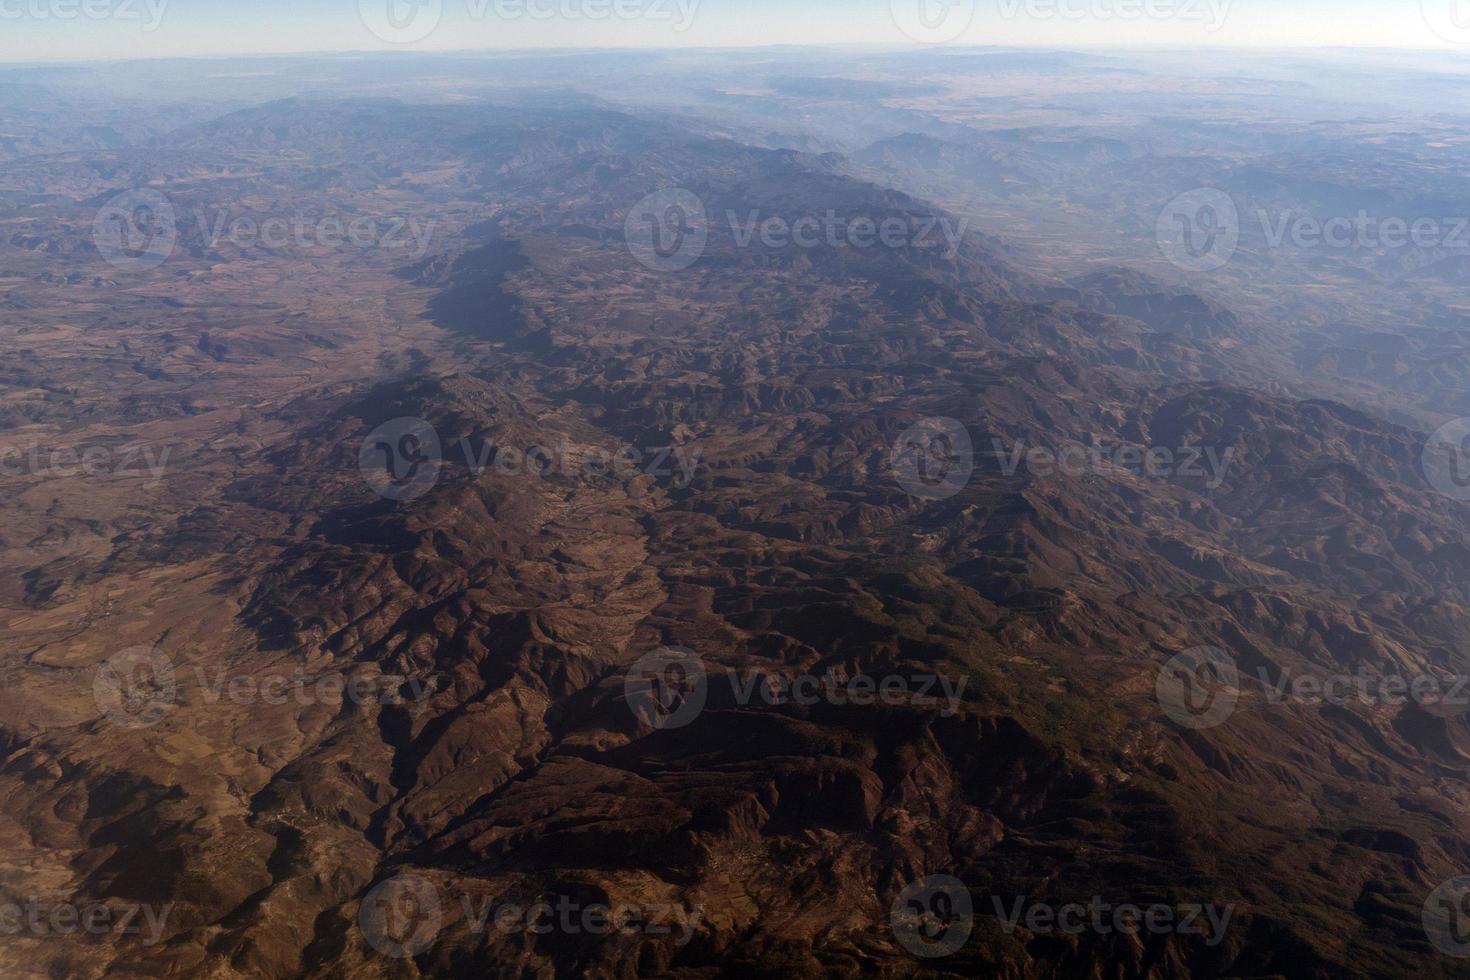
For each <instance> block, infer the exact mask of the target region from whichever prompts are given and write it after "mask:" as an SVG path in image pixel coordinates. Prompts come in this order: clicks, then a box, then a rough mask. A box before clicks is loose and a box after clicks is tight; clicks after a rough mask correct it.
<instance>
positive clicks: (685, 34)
mask: <svg viewBox="0 0 1470 980" xmlns="http://www.w3.org/2000/svg"><path fill="white" fill-rule="evenodd" d="M824 42H825V43H877V44H894V45H909V46H913V47H919V46H920V45H922V44H932V43H954V44H1000V45H1041V46H1052V47H1056V46H1067V47H1076V46H1081V45H1089V44H1097V45H1109V46H1116V45H1128V44H1167V45H1238V46H1275V45H1283V46H1300V45H1331V46H1339V45H1345V46H1391V47H1404V48H1453V47H1459V48H1460V49H1461V50H1463V51H1465V53H1466V56H1467V61H1470V0H0V60H5V61H35V60H51V59H94V58H138V57H162V56H174V55H215V54H250V53H276V52H290V51H346V50H387V49H397V50H418V51H432V50H456V49H470V48H541V47H615V46H625V45H627V46H657V47H679V46H739V45H765V44H788V43H824Z"/></svg>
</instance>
